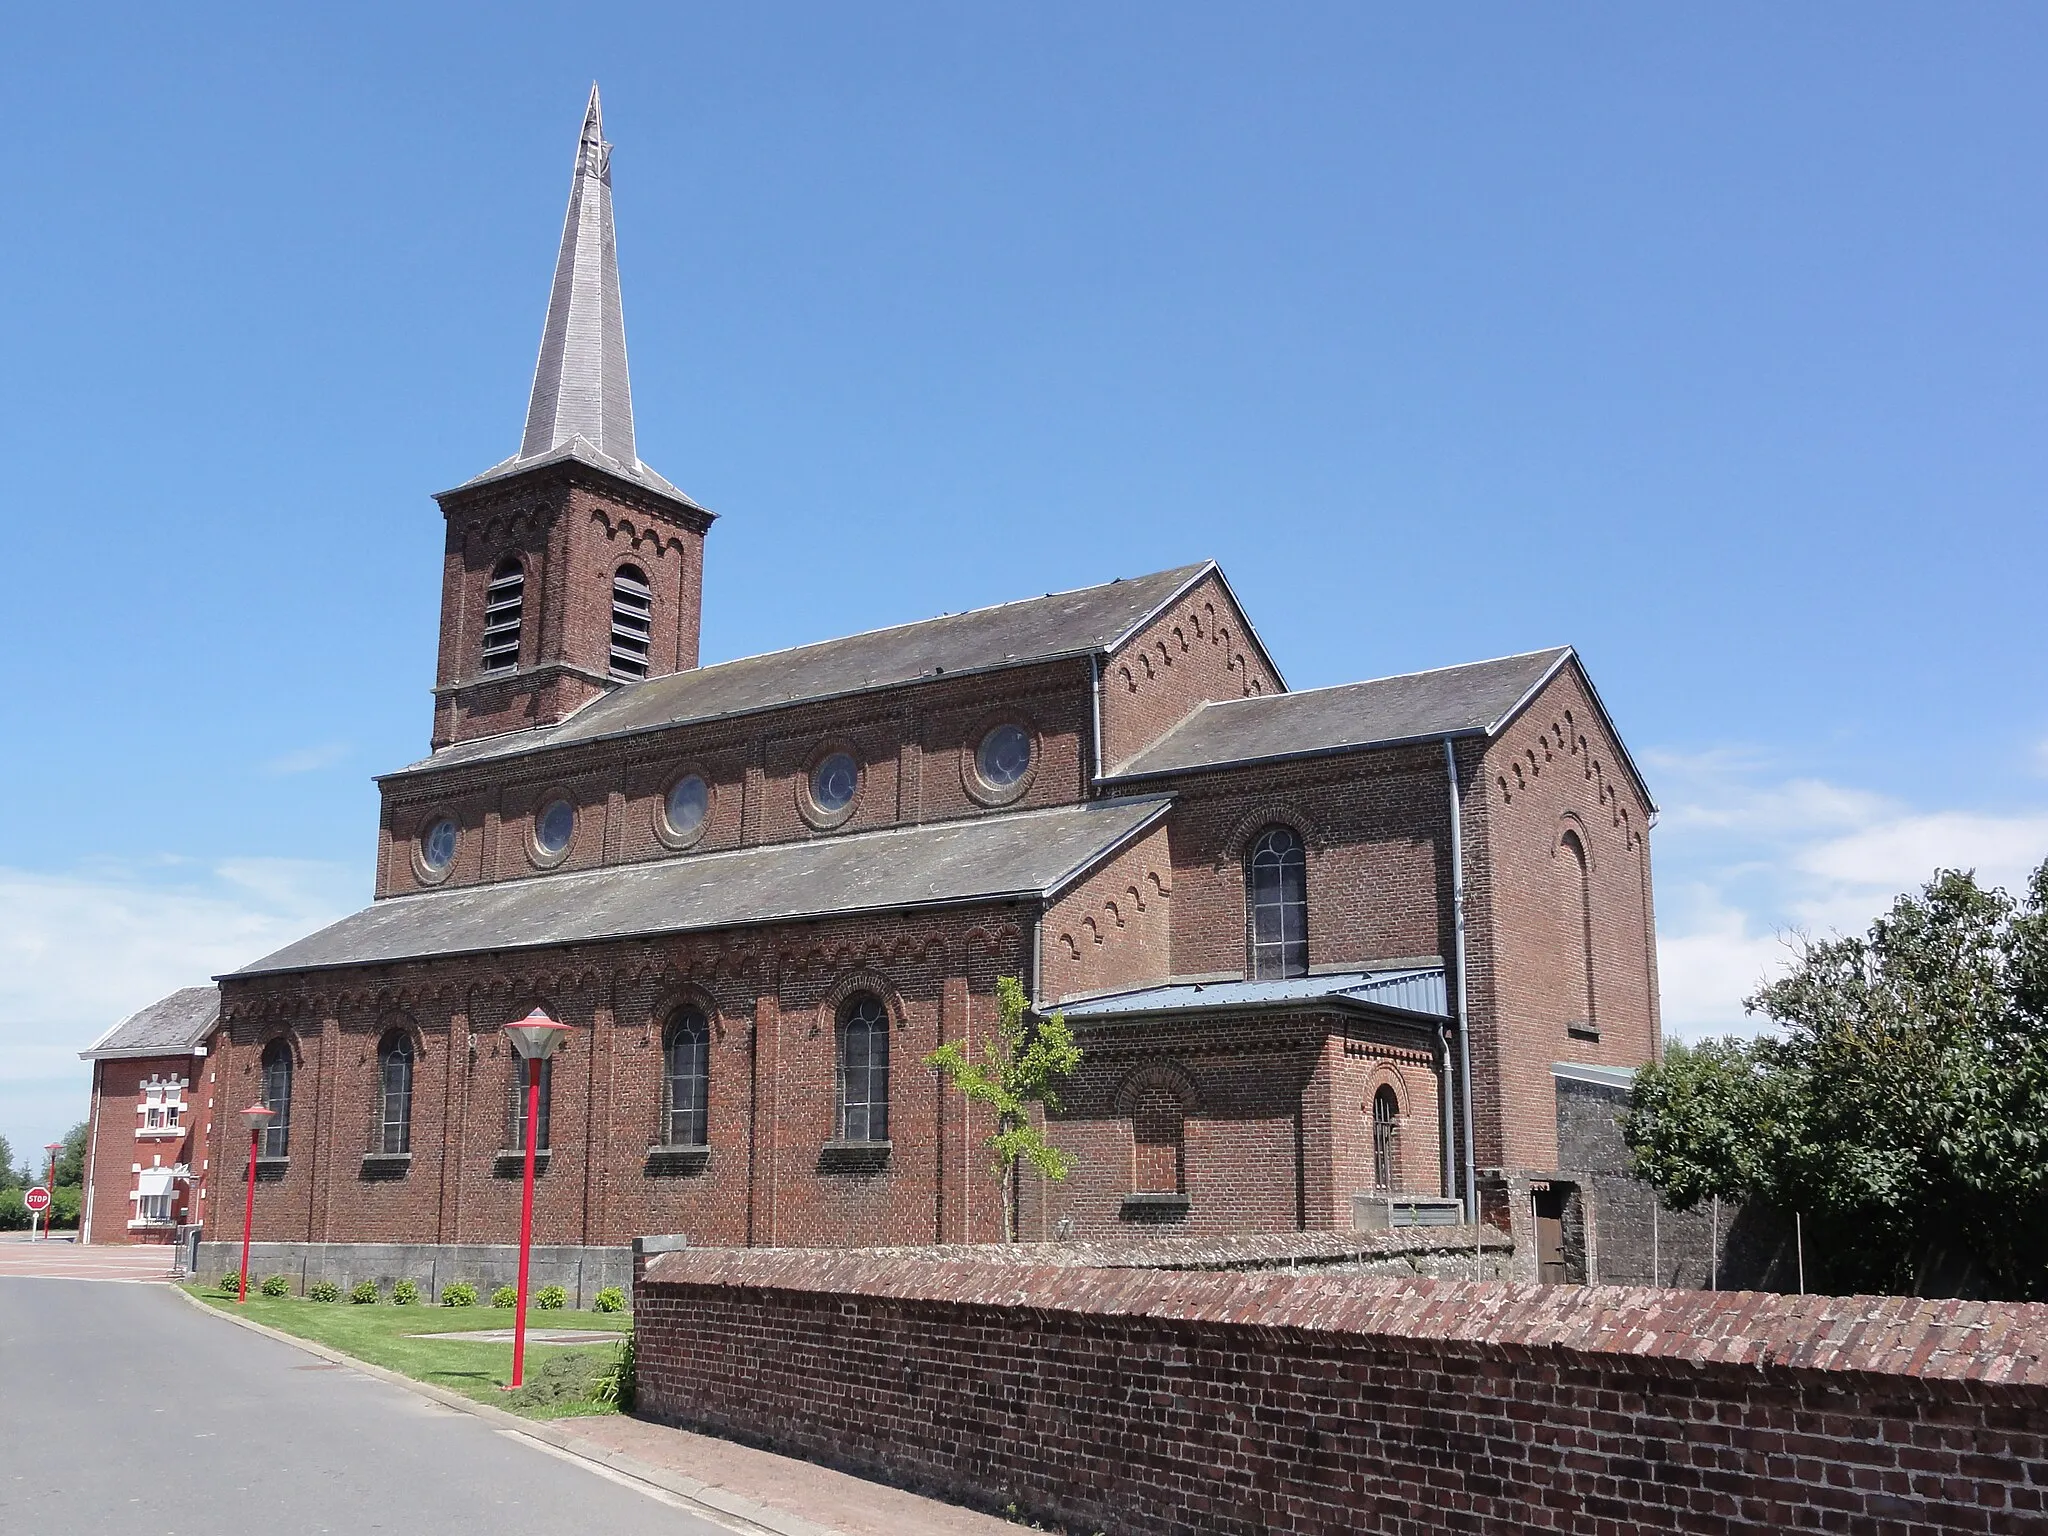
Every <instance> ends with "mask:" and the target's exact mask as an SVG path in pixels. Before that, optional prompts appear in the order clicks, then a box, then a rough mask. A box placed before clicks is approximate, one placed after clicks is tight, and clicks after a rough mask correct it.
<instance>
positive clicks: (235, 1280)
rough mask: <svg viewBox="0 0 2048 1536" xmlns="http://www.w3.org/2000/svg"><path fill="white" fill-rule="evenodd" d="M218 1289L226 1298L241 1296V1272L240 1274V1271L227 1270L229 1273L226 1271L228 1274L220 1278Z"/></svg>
mask: <svg viewBox="0 0 2048 1536" xmlns="http://www.w3.org/2000/svg"><path fill="white" fill-rule="evenodd" d="M220 1288H221V1291H222V1293H223V1294H225V1295H228V1296H239V1295H241V1294H242V1272H241V1271H240V1270H239V1269H231V1270H229V1271H228V1272H227V1273H226V1274H224V1275H222V1276H221V1277H220Z"/></svg>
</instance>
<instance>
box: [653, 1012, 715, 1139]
mask: <svg viewBox="0 0 2048 1536" xmlns="http://www.w3.org/2000/svg"><path fill="white" fill-rule="evenodd" d="M710 1073H711V1027H710V1025H709V1024H708V1023H706V1021H705V1018H704V1015H703V1013H702V1012H701V1011H700V1010H698V1009H695V1008H681V1009H678V1010H677V1011H676V1015H675V1017H674V1018H672V1019H670V1020H669V1021H668V1029H667V1031H666V1032H665V1033H664V1034H663V1036H662V1099H663V1103H664V1105H665V1106H666V1107H665V1109H664V1112H663V1116H662V1131H661V1135H662V1141H663V1143H664V1144H666V1145H668V1146H671V1147H701V1146H703V1145H704V1144H705V1099H706V1093H705V1090H706V1089H707V1088H708V1087H709V1086H710V1084H709V1078H710Z"/></svg>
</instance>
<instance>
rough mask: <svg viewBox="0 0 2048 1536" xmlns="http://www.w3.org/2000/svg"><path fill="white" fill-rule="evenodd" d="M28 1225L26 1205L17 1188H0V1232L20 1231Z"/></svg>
mask: <svg viewBox="0 0 2048 1536" xmlns="http://www.w3.org/2000/svg"><path fill="white" fill-rule="evenodd" d="M27 1226H28V1205H27V1203H26V1202H25V1201H23V1199H22V1198H21V1191H20V1190H18V1189H0V1232H20V1231H23V1230H25V1229H26V1228H27Z"/></svg>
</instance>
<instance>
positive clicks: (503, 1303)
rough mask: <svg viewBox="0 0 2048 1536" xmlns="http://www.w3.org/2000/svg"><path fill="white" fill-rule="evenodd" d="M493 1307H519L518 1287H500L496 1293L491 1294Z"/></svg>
mask: <svg viewBox="0 0 2048 1536" xmlns="http://www.w3.org/2000/svg"><path fill="white" fill-rule="evenodd" d="M491 1305H492V1306H494V1307H516V1306H518V1305H519V1287H518V1286H516V1285H501V1286H499V1287H498V1288H497V1289H496V1290H495V1291H493V1292H491Z"/></svg>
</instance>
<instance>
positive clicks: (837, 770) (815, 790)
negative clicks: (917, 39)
mask: <svg viewBox="0 0 2048 1536" xmlns="http://www.w3.org/2000/svg"><path fill="white" fill-rule="evenodd" d="M858 788H860V769H859V768H857V767H855V766H854V762H853V759H852V758H851V757H850V756H848V755H847V754H846V753H844V752H834V753H833V754H832V755H831V756H830V757H827V758H826V759H825V760H824V761H823V762H821V763H819V764H818V766H817V767H815V768H813V769H812V770H811V803H812V804H813V805H815V806H817V808H818V809H819V810H821V811H823V812H824V813H825V814H826V815H828V816H831V815H835V814H836V813H838V812H840V811H843V810H845V809H846V808H847V807H848V806H849V805H851V804H853V792H854V791H855V790H856V789H858Z"/></svg>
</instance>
